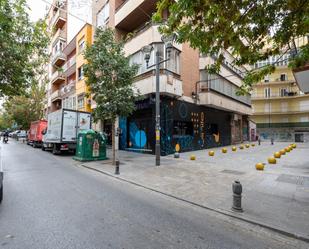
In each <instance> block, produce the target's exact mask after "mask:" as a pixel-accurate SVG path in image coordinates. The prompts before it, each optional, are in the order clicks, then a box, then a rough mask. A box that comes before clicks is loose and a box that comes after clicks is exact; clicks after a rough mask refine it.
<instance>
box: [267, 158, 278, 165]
mask: <svg viewBox="0 0 309 249" xmlns="http://www.w3.org/2000/svg"><path fill="white" fill-rule="evenodd" d="M268 163H269V164H276V163H277V160H276V159H275V158H274V157H269V158H268Z"/></svg>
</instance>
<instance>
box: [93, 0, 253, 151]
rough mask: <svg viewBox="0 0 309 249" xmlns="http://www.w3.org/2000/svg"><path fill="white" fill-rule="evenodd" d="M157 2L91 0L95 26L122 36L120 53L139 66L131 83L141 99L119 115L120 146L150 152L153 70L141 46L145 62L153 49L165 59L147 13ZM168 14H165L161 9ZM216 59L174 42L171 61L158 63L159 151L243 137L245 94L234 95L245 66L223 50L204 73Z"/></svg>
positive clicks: (231, 141) (245, 135) (247, 112)
mask: <svg viewBox="0 0 309 249" xmlns="http://www.w3.org/2000/svg"><path fill="white" fill-rule="evenodd" d="M156 2H157V1H156V0H127V1H123V0H109V1H106V0H97V1H93V12H92V18H93V24H94V26H109V27H112V28H114V29H115V32H116V35H117V37H119V39H124V40H125V41H126V42H125V46H124V49H125V54H126V55H127V56H129V57H130V60H131V63H137V64H139V65H140V67H139V70H138V73H137V75H136V77H135V81H134V85H135V87H136V88H137V89H139V91H140V93H141V95H143V96H144V99H143V100H141V101H138V102H137V103H136V111H135V112H134V113H133V114H132V115H131V116H130V117H127V118H123V117H120V120H119V126H120V128H121V130H122V134H121V136H120V141H119V147H120V149H126V150H133V151H140V152H149V153H154V144H155V98H154V96H155V95H154V94H155V68H147V67H146V62H145V60H144V54H143V52H142V48H143V47H144V46H146V45H151V46H152V48H153V50H152V52H151V55H150V61H149V65H151V64H153V63H154V59H155V58H154V57H155V53H156V52H157V51H158V52H159V54H160V56H161V59H167V53H166V49H165V45H164V43H163V42H162V39H161V34H160V33H159V31H158V25H156V24H154V23H152V21H151V16H152V14H153V13H154V12H155V10H156ZM165 14H166V15H167V13H165ZM214 60H215V58H211V57H209V56H208V57H207V56H204V55H201V54H200V53H199V51H197V50H194V49H192V48H191V47H190V46H189V44H186V43H185V44H176V43H174V44H173V48H172V50H171V52H170V60H169V61H168V62H165V63H163V64H161V67H160V97H161V103H160V107H161V114H160V118H161V154H162V155H166V154H170V153H173V152H174V148H175V145H176V144H178V145H179V146H180V149H181V151H189V150H196V149H203V148H209V147H214V146H222V145H229V144H234V143H239V142H242V141H244V140H247V139H248V136H249V124H248V123H249V122H248V117H249V115H250V114H251V99H250V96H249V95H248V96H237V95H236V93H235V92H236V91H237V89H238V88H239V86H240V85H241V83H242V77H243V75H244V73H245V72H246V69H245V68H238V67H236V66H235V65H233V57H232V56H231V54H229V53H228V51H225V63H224V65H223V66H222V67H221V70H220V73H219V74H218V75H208V74H207V73H206V71H205V66H206V65H208V64H209V63H212V62H213V61H214Z"/></svg>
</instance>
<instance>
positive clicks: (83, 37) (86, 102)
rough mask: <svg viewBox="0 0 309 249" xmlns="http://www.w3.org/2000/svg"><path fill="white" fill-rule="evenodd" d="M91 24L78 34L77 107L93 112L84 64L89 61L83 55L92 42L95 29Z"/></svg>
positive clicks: (79, 109)
mask: <svg viewBox="0 0 309 249" xmlns="http://www.w3.org/2000/svg"><path fill="white" fill-rule="evenodd" d="M92 29H93V28H92V26H91V25H90V24H85V26H84V27H83V28H82V29H81V30H80V31H79V32H78V34H77V36H76V85H75V92H76V101H77V103H76V108H77V110H78V111H86V112H91V97H90V96H89V95H90V94H89V93H90V91H89V88H88V86H87V85H86V82H85V77H84V70H83V66H84V65H85V64H86V63H87V61H86V60H85V58H84V56H83V52H84V50H85V49H86V46H87V45H90V44H92V39H93V33H92V32H93V30H92Z"/></svg>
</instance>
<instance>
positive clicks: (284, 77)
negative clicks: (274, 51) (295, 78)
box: [280, 73, 288, 81]
mask: <svg viewBox="0 0 309 249" xmlns="http://www.w3.org/2000/svg"><path fill="white" fill-rule="evenodd" d="M286 80H288V77H287V75H286V74H285V73H282V74H280V81H286Z"/></svg>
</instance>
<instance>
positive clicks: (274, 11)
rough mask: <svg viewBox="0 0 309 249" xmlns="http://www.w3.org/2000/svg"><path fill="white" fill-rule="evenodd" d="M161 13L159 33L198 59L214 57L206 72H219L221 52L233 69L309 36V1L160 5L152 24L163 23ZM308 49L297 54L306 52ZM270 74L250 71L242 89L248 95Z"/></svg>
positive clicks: (164, 1) (304, 57)
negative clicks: (174, 39)
mask: <svg viewBox="0 0 309 249" xmlns="http://www.w3.org/2000/svg"><path fill="white" fill-rule="evenodd" d="M165 10H168V13H169V14H168V18H167V20H164V21H166V22H164V25H162V26H161V31H162V32H163V33H166V34H171V33H175V34H177V40H178V42H180V43H183V42H189V43H190V45H191V46H192V47H193V48H197V49H199V50H200V51H201V52H202V53H204V54H208V55H211V56H216V57H217V58H218V60H217V61H216V63H215V64H214V65H213V66H211V67H210V68H208V70H209V71H210V72H218V71H219V68H220V65H221V63H222V61H223V59H224V58H223V54H222V49H228V50H229V51H231V52H232V53H233V55H234V57H235V61H234V64H235V65H238V66H243V65H253V64H254V63H256V62H257V61H259V60H265V59H267V58H268V57H269V56H273V55H278V54H281V53H282V52H283V51H284V52H290V51H291V49H290V48H291V42H292V41H293V40H294V39H296V38H298V37H302V36H307V34H308V30H309V1H305V0H271V1H269V0H245V1H244V0H221V1H217V0H195V1H191V0H178V1H169V0H160V1H159V3H158V5H157V13H156V14H155V16H154V20H155V21H163V19H164V18H163V13H164V11H165ZM308 46H309V45H308V44H307V45H305V46H304V47H303V48H302V50H303V51H308V49H309V48H308ZM300 57H301V58H300ZM308 60H309V56H308V53H300V54H298V55H296V57H295V58H294V61H296V63H294V66H295V65H301V64H302V63H305V62H308ZM273 71H274V66H273V65H269V66H268V67H265V68H263V69H262V70H257V71H250V72H249V73H248V74H247V75H246V77H245V80H244V85H243V87H242V89H243V90H250V89H251V85H252V83H254V82H256V81H259V80H260V79H261V78H262V77H263V76H264V75H266V74H268V73H271V72H273Z"/></svg>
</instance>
